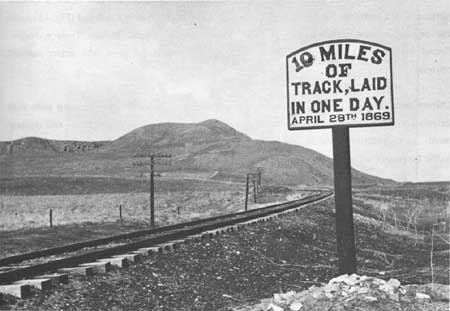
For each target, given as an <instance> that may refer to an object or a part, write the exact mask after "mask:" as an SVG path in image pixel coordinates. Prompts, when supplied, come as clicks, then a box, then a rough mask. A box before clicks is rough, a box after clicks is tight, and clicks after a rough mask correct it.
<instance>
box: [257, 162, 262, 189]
mask: <svg viewBox="0 0 450 311" xmlns="http://www.w3.org/2000/svg"><path fill="white" fill-rule="evenodd" d="M262 171H263V168H262V167H257V168H256V173H257V174H258V188H259V189H260V188H261V175H262Z"/></svg>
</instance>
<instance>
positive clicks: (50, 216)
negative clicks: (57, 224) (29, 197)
mask: <svg viewBox="0 0 450 311" xmlns="http://www.w3.org/2000/svg"><path fill="white" fill-rule="evenodd" d="M49 218H50V228H53V210H52V209H50V212H49Z"/></svg>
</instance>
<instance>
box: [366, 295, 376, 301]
mask: <svg viewBox="0 0 450 311" xmlns="http://www.w3.org/2000/svg"><path fill="white" fill-rule="evenodd" d="M364 300H365V301H369V302H374V301H377V300H378V299H377V297H373V296H366V297H364Z"/></svg>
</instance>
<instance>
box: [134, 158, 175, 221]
mask: <svg viewBox="0 0 450 311" xmlns="http://www.w3.org/2000/svg"><path fill="white" fill-rule="evenodd" d="M171 156H172V155H170V154H162V153H146V154H137V155H136V156H135V157H136V158H144V159H145V160H138V161H134V162H133V165H134V166H147V165H149V166H150V225H151V226H152V227H155V158H170V157H171ZM146 158H147V159H146ZM148 159H149V160H150V161H148Z"/></svg>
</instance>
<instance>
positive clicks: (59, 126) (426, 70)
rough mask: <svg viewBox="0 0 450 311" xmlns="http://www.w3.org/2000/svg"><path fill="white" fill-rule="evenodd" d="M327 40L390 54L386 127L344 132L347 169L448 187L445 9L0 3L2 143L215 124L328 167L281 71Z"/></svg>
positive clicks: (324, 142)
mask: <svg viewBox="0 0 450 311" xmlns="http://www.w3.org/2000/svg"><path fill="white" fill-rule="evenodd" d="M333 39H361V40H366V41H372V42H377V43H379V44H382V45H385V46H388V47H391V48H392V58H393V69H392V71H393V86H394V103H395V104H394V109H395V125H394V126H387V127H366V128H351V129H350V141H351V161H352V166H353V167H355V168H357V169H359V170H362V171H364V172H366V173H370V174H374V175H377V176H381V177H386V178H392V179H395V180H397V181H438V180H450V117H449V116H450V85H449V81H450V53H449V50H450V2H449V1H448V0H447V1H445V0H444V1H401V2H400V1H379V0H377V1H343V0H342V1H337V0H329V1H292V2H290V1H283V2H280V1H251V2H241V1H239V2H237V1H236V2H188V1H186V2H121V3H112V2H97V3H89V2H77V3H75V2H74V3H55V2H52V3H45V2H43V3H37V2H21V3H13V2H8V3H6V2H2V3H0V141H6V140H13V139H18V138H22V137H27V136H38V137H44V138H50V139H70V140H109V139H115V138H117V137H119V136H122V135H123V134H125V133H127V132H129V131H131V130H133V129H134V128H136V127H139V126H143V125H147V124H152V123H160V122H188V123H191V122H200V121H203V120H206V119H218V120H221V121H223V122H225V123H227V124H229V125H230V126H232V127H234V128H236V129H237V130H239V131H241V132H244V133H246V134H247V135H249V136H251V137H252V138H254V139H262V140H277V141H282V142H286V143H291V144H296V145H302V146H305V147H308V148H312V149H314V150H316V151H319V152H321V153H323V154H325V155H327V156H330V157H331V156H332V140H331V129H314V130H303V131H288V130H287V122H286V115H287V111H286V96H287V95H286V67H285V61H286V55H287V54H290V53H291V52H293V51H295V50H297V49H299V48H301V47H304V46H307V45H310V44H312V43H315V42H320V41H325V40H333Z"/></svg>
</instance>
